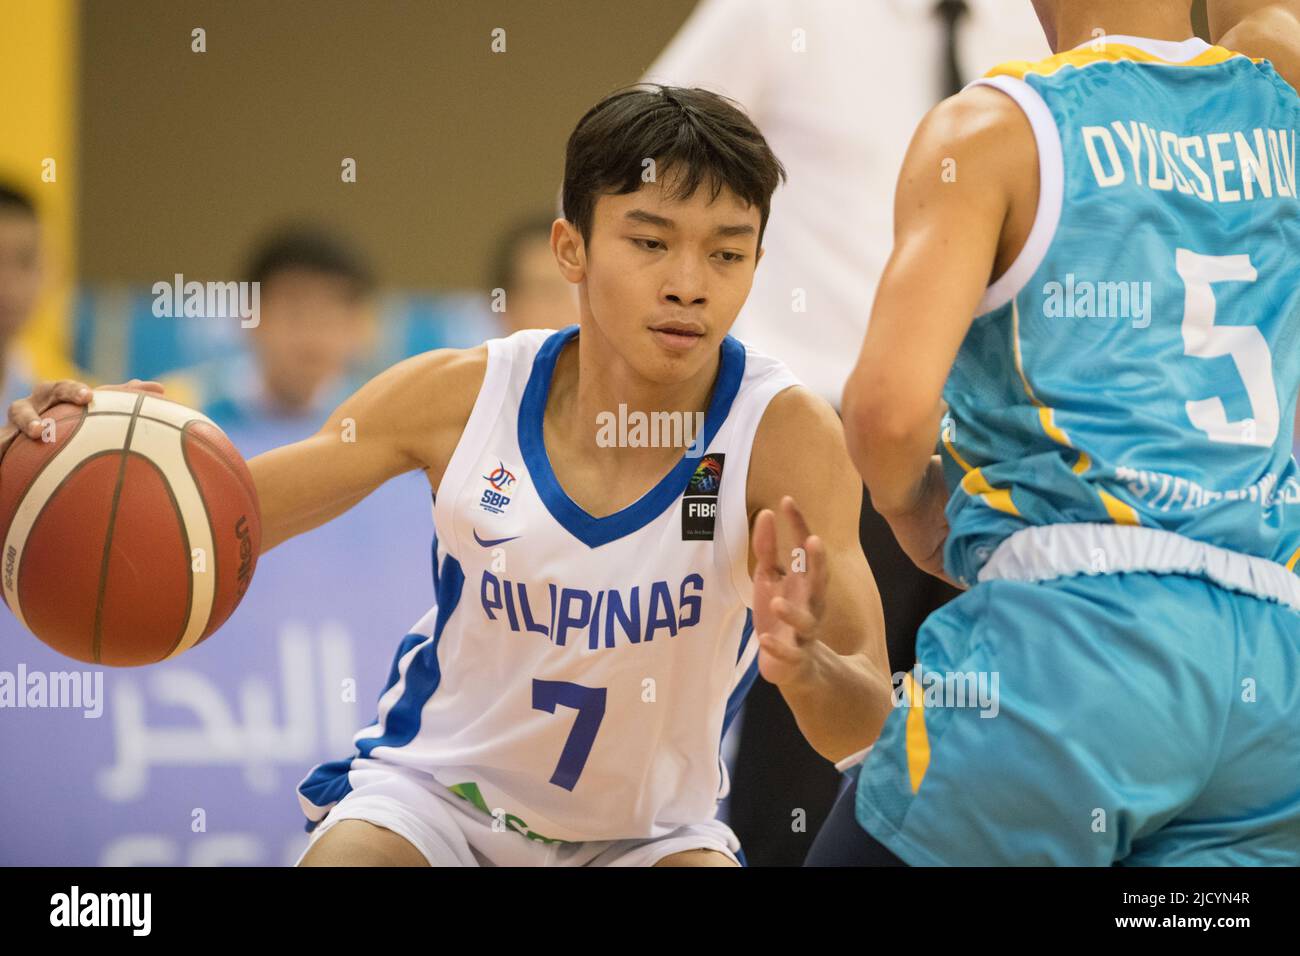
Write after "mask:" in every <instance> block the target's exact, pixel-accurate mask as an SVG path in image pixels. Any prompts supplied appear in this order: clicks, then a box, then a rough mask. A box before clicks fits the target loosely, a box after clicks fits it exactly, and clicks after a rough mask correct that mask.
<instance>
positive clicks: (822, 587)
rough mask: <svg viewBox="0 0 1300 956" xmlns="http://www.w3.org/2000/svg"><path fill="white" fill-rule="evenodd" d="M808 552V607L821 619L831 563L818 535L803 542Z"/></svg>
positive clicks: (823, 543)
mask: <svg viewBox="0 0 1300 956" xmlns="http://www.w3.org/2000/svg"><path fill="white" fill-rule="evenodd" d="M804 548H805V549H806V550H807V552H808V573H807V574H806V575H805V577H806V578H807V579H808V582H807V585H806V587H807V597H808V606H809V607H810V608H811V609H812V611H813V613H814V614H816V615H817V616H818V617H821V613H822V609H823V608H825V606H826V590H827V588H828V586H829V585H830V580H831V563H830V560H829V558H828V556H827V554H826V542H824V541H822V539H821V537H820V536H819V535H815V534H814V535H812V536H810V537H809V538H808V540H807V541H805V542H804Z"/></svg>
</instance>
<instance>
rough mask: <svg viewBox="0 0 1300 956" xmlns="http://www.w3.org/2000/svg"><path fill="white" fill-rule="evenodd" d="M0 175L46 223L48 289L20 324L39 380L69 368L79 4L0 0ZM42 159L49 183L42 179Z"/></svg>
mask: <svg viewBox="0 0 1300 956" xmlns="http://www.w3.org/2000/svg"><path fill="white" fill-rule="evenodd" d="M0 11H2V16H3V20H4V29H3V30H0V90H4V103H3V105H0V177H4V178H6V179H9V180H11V181H13V182H15V183H16V184H17V185H18V186H21V187H23V188H25V189H27V190H29V191H30V192H31V193H32V195H33V196H34V198H35V200H36V202H37V204H38V206H39V208H40V214H41V221H42V223H43V225H44V229H45V248H46V259H47V272H48V281H47V292H46V295H45V296H44V297H43V298H42V300H41V303H40V306H39V308H38V311H37V315H36V317H35V319H33V321H32V322H31V323H29V325H28V326H27V328H26V329H25V330H24V332H23V335H22V344H23V345H24V346H25V347H26V348H27V350H28V353H29V356H30V358H31V360H32V362H33V364H34V365H35V370H36V373H37V375H39V376H40V377H42V378H51V377H60V378H61V377H64V376H67V375H71V374H73V370H72V368H71V366H70V365H69V363H68V361H67V359H66V357H65V356H66V355H67V354H68V349H67V336H68V328H69V325H70V323H69V322H68V321H67V318H68V310H69V308H70V307H71V303H72V286H73V282H74V281H75V277H76V262H75V252H74V250H75V249H76V243H75V239H74V232H73V230H74V227H75V221H76V216H75V213H76V201H77V169H76V164H75V158H76V148H77V143H76V123H75V117H76V110H77V104H76V83H77V20H78V5H77V4H76V3H75V2H74V0H40V2H39V3H32V2H26V0H0ZM46 159H52V160H54V163H55V168H54V175H55V176H56V179H55V181H53V182H45V181H43V180H42V174H43V166H42V164H43V163H44V162H45V160H46Z"/></svg>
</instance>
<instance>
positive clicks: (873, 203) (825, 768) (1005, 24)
mask: <svg viewBox="0 0 1300 956" xmlns="http://www.w3.org/2000/svg"><path fill="white" fill-rule="evenodd" d="M1050 52H1051V51H1050V50H1049V49H1048V48H1047V44H1046V41H1045V40H1044V38H1043V33H1042V29H1041V28H1040V27H1039V25H1038V20H1037V18H1036V17H1035V15H1034V12H1033V9H1032V7H1031V5H1030V2H1029V0H701V2H700V3H699V5H698V6H697V7H696V8H695V10H694V11H693V13H692V14H691V16H690V18H689V19H688V20H687V21H686V23H685V24H683V26H682V28H681V29H680V30H679V31H678V33H677V35H676V36H675V37H674V38H673V40H672V42H671V43H670V44H669V45H668V47H667V48H666V49H665V50H664V51H663V53H662V54H661V55H660V57H659V59H658V60H657V61H656V62H655V63H654V65H653V66H651V67H650V69H649V70H648V71H647V72H646V74H645V76H644V79H645V80H647V81H651V82H659V83H664V84H669V85H675V86H700V87H704V88H706V89H710V90H714V91H716V92H719V93H722V94H724V95H726V96H729V97H731V98H732V99H734V100H736V101H737V102H738V103H740V105H741V106H743V107H744V108H745V110H746V112H748V113H749V115H750V117H751V118H752V119H753V120H754V122H755V124H756V125H757V126H758V127H759V129H760V130H762V132H763V135H764V136H765V137H766V139H767V141H768V143H769V144H770V145H771V147H772V149H773V151H774V152H775V153H776V155H777V156H778V157H779V158H780V159H781V161H782V163H784V164H785V167H786V170H787V172H788V173H789V180H788V182H787V183H786V185H784V186H782V187H780V188H778V189H777V192H776V194H775V196H773V199H772V213H771V219H770V220H769V223H768V227H767V231H766V233H765V242H764V248H765V250H766V254H765V255H764V257H763V263H762V265H761V267H760V268H759V269H758V270H757V272H756V273H755V276H754V286H753V290H752V291H751V292H750V295H749V299H748V301H747V302H746V304H745V307H744V308H743V309H742V310H741V312H740V316H739V318H738V319H737V321H736V325H735V328H734V329H733V330H732V331H733V334H735V335H736V336H737V337H738V338H740V339H741V340H742V341H744V342H746V343H748V344H750V345H753V346H754V347H755V348H756V349H759V350H760V351H763V352H766V353H767V354H769V355H772V356H774V357H776V358H779V359H781V360H782V361H784V362H785V363H786V364H788V365H789V366H790V368H791V369H792V370H793V371H794V373H795V374H796V375H797V376H798V377H799V378H800V379H801V380H802V381H803V382H804V383H805V384H807V385H808V387H810V388H812V389H814V390H815V391H817V392H818V393H819V394H821V395H822V396H823V397H824V398H826V399H827V400H828V401H830V402H831V403H832V404H833V405H834V406H835V407H836V408H838V407H839V403H840V394H841V392H842V390H843V387H844V383H845V381H846V380H847V379H848V376H849V372H850V370H851V369H852V367H853V362H854V360H855V358H856V356H857V354H858V350H859V348H860V346H861V344H862V339H863V336H864V335H865V334H866V329H867V318H868V316H869V315H870V312H871V303H872V299H873V297H874V295H875V288H876V282H877V280H878V278H879V276H880V273H881V271H882V270H883V268H884V264H885V260H886V258H887V257H888V255H889V250H890V246H891V240H892V236H893V196H894V183H895V180H896V178H897V175H898V170H899V168H900V167H901V166H902V160H903V155H904V153H905V152H906V149H907V144H908V142H909V141H910V140H911V138H912V133H913V132H914V131H915V129H916V126H917V124H918V123H919V122H920V120H921V118H922V117H923V116H924V115H925V114H926V112H927V111H928V110H929V109H930V108H931V107H932V106H933V105H934V104H935V103H936V102H938V101H939V100H940V99H942V98H943V97H945V96H948V95H951V94H952V93H955V92H956V91H957V90H958V89H960V88H961V85H962V82H963V80H966V79H971V78H973V77H974V76H976V75H978V74H979V73H980V72H983V71H984V70H986V69H988V68H991V67H992V66H994V65H996V64H998V63H1001V62H1004V61H1006V60H1011V59H1030V60H1034V59H1041V58H1042V57H1045V56H1048V55H1050ZM964 65H965V66H966V69H967V70H968V71H970V70H974V71H976V72H966V73H963V70H962V68H963V66H964ZM936 437H937V436H936ZM861 537H862V547H863V551H864V552H865V553H866V556H867V560H868V561H869V563H870V564H871V568H872V571H873V573H874V574H875V577H876V581H877V584H878V585H879V587H880V594H881V600H882V602H883V604H884V611H885V627H886V634H887V640H888V643H889V656H890V668H891V670H892V671H894V672H898V671H903V670H909V669H910V668H911V667H912V664H913V663H914V655H915V643H916V631H917V629H918V628H919V627H920V625H921V623H922V622H923V621H924V620H925V618H926V616H927V615H928V614H929V613H930V612H931V611H932V610H934V609H935V608H936V607H938V606H939V605H941V604H942V603H943V602H944V601H946V600H948V599H949V598H950V597H952V596H954V595H955V594H956V593H957V592H956V591H954V590H953V589H951V588H950V587H949V586H948V585H946V584H944V583H943V582H941V581H939V580H938V579H937V578H932V577H930V576H928V575H926V574H924V573H922V572H921V571H919V570H917V569H916V567H915V566H914V565H913V564H912V563H911V561H910V560H909V559H908V558H907V556H906V555H904V554H903V552H902V550H901V549H900V548H899V547H898V545H897V543H896V542H895V541H894V538H893V535H892V533H891V532H890V530H889V527H888V525H887V524H886V523H885V521H884V519H883V518H881V517H880V516H879V515H877V514H876V512H875V510H874V509H873V508H871V506H870V502H869V501H868V500H867V499H866V496H865V490H864V501H863V514H862V524H861ZM734 763H735V771H734V774H733V775H732V791H731V802H730V806H729V814H728V818H729V822H730V825H731V827H732V828H733V829H734V830H735V831H736V833H737V835H738V836H739V837H740V841H741V845H742V846H744V848H745V855H746V857H747V859H748V860H749V862H750V863H751V864H752V865H759V866H763V865H788V866H797V865H799V864H801V863H802V862H803V859H804V856H805V855H806V854H807V851H808V849H809V847H810V846H811V845H812V838H813V837H814V836H815V835H816V833H817V830H818V829H819V828H820V827H821V823H822V821H823V820H824V819H825V817H826V814H827V812H828V811H829V810H830V807H831V804H832V803H833V801H834V799H835V795H836V792H837V790H838V788H839V785H840V780H841V778H840V775H839V774H838V773H837V772H836V771H835V769H834V767H833V766H832V765H831V764H829V763H827V762H826V761H825V760H824V759H823V758H822V757H821V756H820V755H818V754H817V753H816V752H815V751H814V750H813V749H812V748H811V747H809V746H808V744H807V743H806V742H805V741H804V739H803V736H802V735H801V734H800V732H799V729H798V727H797V725H796V724H795V722H794V718H793V716H792V715H791V713H790V711H789V708H788V707H786V705H785V703H784V701H783V700H782V699H781V695H780V692H779V691H778V690H777V689H776V688H775V687H774V686H773V685H771V684H768V683H767V682H765V681H757V682H755V684H754V687H753V689H752V690H750V692H749V695H748V698H747V700H746V702H745V707H744V711H743V712H742V717H741V721H740V726H739V742H738V745H737V749H736V754H735V761H734ZM799 810H802V811H803V814H799V813H797V812H796V811H799ZM792 820H793V821H796V822H798V821H802V823H803V826H802V827H800V826H798V825H792Z"/></svg>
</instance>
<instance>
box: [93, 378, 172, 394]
mask: <svg viewBox="0 0 1300 956" xmlns="http://www.w3.org/2000/svg"><path fill="white" fill-rule="evenodd" d="M100 388H101V389H103V390H104V391H108V392H151V393H152V394H154V395H162V394H164V389H163V386H162V384H161V383H160V382H154V381H151V380H150V381H146V380H144V379H139V378H133V379H131V381H129V382H126V383H125V384H123V385H101V386H100Z"/></svg>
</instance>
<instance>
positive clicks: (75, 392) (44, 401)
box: [0, 378, 163, 454]
mask: <svg viewBox="0 0 1300 956" xmlns="http://www.w3.org/2000/svg"><path fill="white" fill-rule="evenodd" d="M99 387H100V388H101V389H109V390H112V391H122V392H150V393H152V394H154V395H161V394H162V393H163V387H162V385H160V384H159V383H157V382H146V381H143V380H142V379H138V378H133V379H131V381H129V382H127V383H125V384H123V385H101V386H99ZM90 399H91V388H90V386H89V385H87V384H86V383H85V382H75V381H73V380H72V379H66V378H65V379H61V380H60V381H57V382H41V383H40V384H38V385H37V386H36V387H35V388H33V389H32V393H31V394H30V395H28V396H27V397H26V398H20V399H17V400H15V401H14V402H12V403H10V405H9V421H8V423H7V424H6V425H5V426H4V427H3V428H0V454H3V453H4V451H5V450H6V449H7V448H8V447H9V443H10V442H12V441H13V440H14V439H15V438H17V437H18V436H19V435H20V434H22V435H26V436H27V437H28V438H40V437H41V416H42V415H43V414H44V413H45V412H46V411H47V410H49V409H51V408H53V407H54V406H55V405H59V404H62V403H63V402H70V403H72V404H73V405H89V404H90Z"/></svg>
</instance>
